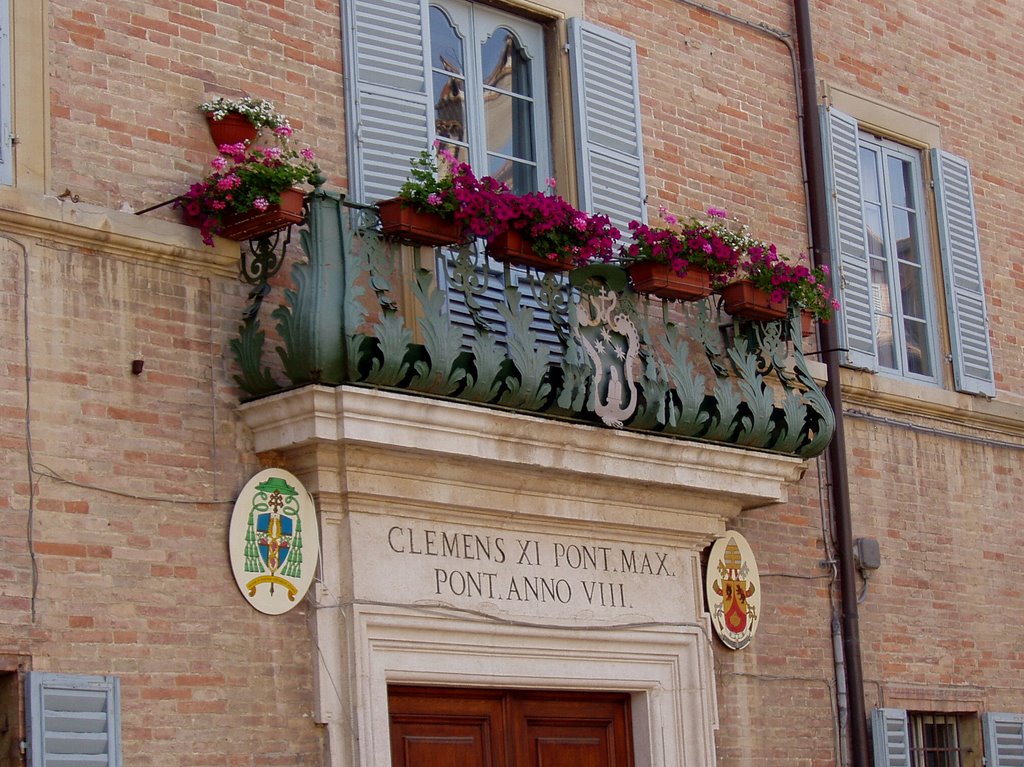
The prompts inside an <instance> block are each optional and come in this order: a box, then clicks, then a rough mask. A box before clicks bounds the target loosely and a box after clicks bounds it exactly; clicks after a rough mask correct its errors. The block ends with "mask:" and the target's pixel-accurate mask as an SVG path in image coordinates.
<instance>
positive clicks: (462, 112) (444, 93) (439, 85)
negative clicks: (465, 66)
mask: <svg viewBox="0 0 1024 767" xmlns="http://www.w3.org/2000/svg"><path fill="white" fill-rule="evenodd" d="M434 93H435V94H437V100H436V101H435V102H434V127H435V129H436V130H437V137H438V138H441V139H445V138H449V139H453V140H455V141H459V142H465V140H466V84H465V82H464V81H463V80H462V78H461V77H454V76H452V75H447V74H444V73H441V72H435V73H434Z"/></svg>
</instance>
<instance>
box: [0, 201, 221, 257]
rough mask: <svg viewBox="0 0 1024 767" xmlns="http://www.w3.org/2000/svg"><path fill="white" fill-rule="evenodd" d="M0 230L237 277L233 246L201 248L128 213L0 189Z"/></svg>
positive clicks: (170, 226) (187, 234) (192, 232)
mask: <svg viewBox="0 0 1024 767" xmlns="http://www.w3.org/2000/svg"><path fill="white" fill-rule="evenodd" d="M0 231H3V232H7V233H9V234H21V235H25V236H26V237H32V238H35V239H39V240H47V241H49V242H57V243H60V244H63V245H67V246H69V247H72V248H77V249H82V250H98V251H102V252H103V253H105V254H109V255H112V256H116V257H118V258H124V259H129V260H133V261H139V262H143V263H152V264H158V265H162V266H168V267H174V268H175V269H178V270H181V271H184V272H188V273H190V274H215V275H219V276H223V277H237V276H238V253H239V249H238V245H237V244H236V243H232V242H230V241H228V240H223V239H222V240H219V241H218V243H217V245H216V246H215V247H212V248H211V247H207V246H205V245H203V244H202V240H201V239H200V237H199V230H197V229H193V228H192V227H187V226H185V225H183V224H176V223H174V222H173V221H164V220H161V219H157V218H145V217H142V216H136V215H135V214H133V213H121V212H118V211H114V210H110V209H109V208H102V207H99V206H96V205H89V204H86V203H75V202H65V201H63V200H60V199H58V198H56V197H51V196H44V195H38V194H31V193H26V192H24V191H20V190H18V189H16V188H2V187H0Z"/></svg>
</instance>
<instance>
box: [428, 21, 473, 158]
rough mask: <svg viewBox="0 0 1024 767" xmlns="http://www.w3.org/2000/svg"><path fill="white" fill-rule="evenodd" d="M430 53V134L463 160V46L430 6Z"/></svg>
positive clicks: (465, 123) (449, 25) (464, 98)
mask: <svg viewBox="0 0 1024 767" xmlns="http://www.w3.org/2000/svg"><path fill="white" fill-rule="evenodd" d="M430 51H431V57H432V61H431V66H432V69H433V72H432V77H433V86H434V130H435V131H436V132H437V137H438V138H439V139H442V140H444V139H451V140H452V141H453V142H457V145H456V146H451V147H449V148H450V149H451V151H452V153H453V154H456V156H459V157H460V159H463V158H462V155H464V154H467V152H465V151H464V148H465V145H466V142H467V140H468V137H467V118H466V80H465V74H466V68H465V63H464V52H463V43H462V40H461V39H460V38H459V35H458V33H457V32H456V31H455V27H454V26H452V23H451V21H450V20H449V19H448V16H447V15H446V14H445V13H444V12H443V11H442V10H441V9H440V8H437V7H434V6H431V8H430ZM445 143H446V144H447V142H445ZM458 145H462V146H458ZM467 159H468V158H467Z"/></svg>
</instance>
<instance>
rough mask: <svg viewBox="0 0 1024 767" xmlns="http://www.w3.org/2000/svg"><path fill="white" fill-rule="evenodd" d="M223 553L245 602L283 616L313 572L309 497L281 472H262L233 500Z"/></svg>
mask: <svg viewBox="0 0 1024 767" xmlns="http://www.w3.org/2000/svg"><path fill="white" fill-rule="evenodd" d="M228 550H229V553H230V557H231V570H232V572H233V573H234V576H235V583H237V584H238V588H239V589H240V590H241V592H242V596H244V597H245V599H246V601H247V602H248V603H249V604H251V605H252V606H253V607H255V608H256V609H257V610H259V611H260V612H261V613H267V614H268V615H280V614H281V613H286V612H288V611H289V610H291V609H292V608H293V607H295V606H296V605H297V604H299V602H300V601H302V598H303V597H304V596H305V595H306V591H308V590H309V586H310V584H311V583H312V582H313V574H314V572H315V571H316V564H317V555H318V552H319V551H320V534H319V529H318V527H317V521H316V509H315V507H314V505H313V498H312V496H310V494H309V493H308V492H306V488H304V487H303V486H302V483H301V482H299V480H298V479H297V478H295V477H294V476H293V475H291V474H290V473H288V472H287V471H284V470H283V469H265V470H263V471H261V472H260V473H259V474H257V475H256V476H254V477H253V478H252V479H250V480H249V481H248V482H246V483H245V487H243V488H242V491H241V492H240V493H239V495H238V499H237V500H236V501H235V508H234V510H233V511H232V512H231V527H230V529H229V531H228Z"/></svg>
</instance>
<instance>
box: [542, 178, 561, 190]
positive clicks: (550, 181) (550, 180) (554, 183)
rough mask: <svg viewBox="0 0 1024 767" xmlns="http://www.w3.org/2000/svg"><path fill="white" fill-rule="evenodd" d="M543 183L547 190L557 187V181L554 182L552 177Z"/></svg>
mask: <svg viewBox="0 0 1024 767" xmlns="http://www.w3.org/2000/svg"><path fill="white" fill-rule="evenodd" d="M544 183H545V184H546V185H547V186H548V188H549V189H554V188H555V187H556V186H558V181H556V180H555V178H554V177H551V178H549V179H547V180H546V181H545V182H544Z"/></svg>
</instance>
